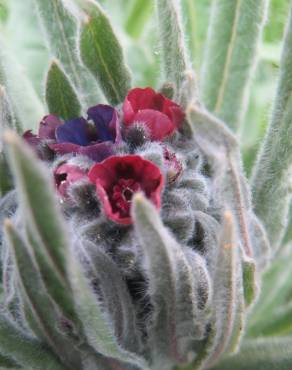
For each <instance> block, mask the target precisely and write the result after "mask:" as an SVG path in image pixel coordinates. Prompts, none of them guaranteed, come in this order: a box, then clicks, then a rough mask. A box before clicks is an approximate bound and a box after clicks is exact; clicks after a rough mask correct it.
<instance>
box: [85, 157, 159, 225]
mask: <svg viewBox="0 0 292 370" xmlns="http://www.w3.org/2000/svg"><path fill="white" fill-rule="evenodd" d="M88 176H89V180H90V181H91V182H92V183H94V184H95V185H96V192H97V195H98V196H99V198H100V201H101V203H102V205H103V209H104V212H105V214H106V216H107V217H108V218H109V219H111V220H113V221H114V222H116V223H119V224H124V225H129V224H131V223H132V219H131V216H130V210H131V202H132V197H133V194H134V193H136V192H138V191H143V192H144V194H145V196H146V197H147V198H148V199H150V200H151V201H152V202H153V204H154V205H155V206H156V207H157V208H160V203H161V192H162V189H163V183H164V180H163V176H162V174H161V171H160V169H159V168H158V167H157V166H156V165H155V164H154V163H152V162H150V161H148V160H145V159H143V158H142V157H140V156H138V155H126V156H121V157H118V156H112V157H109V158H107V159H105V160H104V161H103V162H100V163H97V164H95V165H94V166H92V167H91V169H90V171H89V174H88Z"/></svg>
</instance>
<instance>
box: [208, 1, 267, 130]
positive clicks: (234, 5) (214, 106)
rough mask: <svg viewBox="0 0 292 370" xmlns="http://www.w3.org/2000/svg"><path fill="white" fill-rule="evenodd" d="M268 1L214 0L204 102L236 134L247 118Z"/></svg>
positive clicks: (209, 33)
mask: <svg viewBox="0 0 292 370" xmlns="http://www.w3.org/2000/svg"><path fill="white" fill-rule="evenodd" d="M267 4H268V0H258V1H254V0H213V6H212V12H211V19H210V25H209V31H208V37H207V42H206V49H205V55H204V60H203V66H202V74H201V82H202V93H203V101H204V103H205V104H206V106H207V108H208V109H209V110H210V111H212V112H214V113H215V114H216V115H217V116H219V117H220V118H222V119H223V120H224V121H226V122H227V124H228V125H229V126H230V127H231V128H232V129H234V130H237V128H238V126H239V124H240V122H241V120H242V118H243V117H244V114H245V111H246V107H247V103H248V92H249V91H248V90H249V87H250V81H251V77H252V75H253V73H254V71H255V66H256V61H257V52H258V46H259V43H260V41H261V37H262V31H263V26H264V23H265V19H266V8H267Z"/></svg>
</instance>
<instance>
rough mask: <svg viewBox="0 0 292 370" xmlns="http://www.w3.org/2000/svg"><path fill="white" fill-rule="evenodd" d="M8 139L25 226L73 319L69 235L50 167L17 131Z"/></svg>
mask: <svg viewBox="0 0 292 370" xmlns="http://www.w3.org/2000/svg"><path fill="white" fill-rule="evenodd" d="M6 141H7V142H8V143H9V154H10V155H9V157H10V165H11V169H12V172H13V174H14V178H15V182H16V188H17V191H18V196H19V200H20V204H21V209H22V213H23V214H25V216H23V217H24V218H23V219H24V221H25V225H24V226H25V229H26V232H27V237H28V240H29V242H30V244H31V246H32V248H33V251H34V255H35V258H36V260H37V263H38V266H39V268H40V272H41V274H42V276H43V278H44V281H45V283H46V287H47V289H48V291H49V293H50V294H51V296H52V297H53V298H54V300H55V302H56V303H57V304H58V305H59V306H60V308H61V309H62V310H63V312H64V314H65V315H68V318H70V319H74V317H75V315H74V307H73V304H72V298H71V296H70V289H69V286H68V282H67V276H66V267H65V255H66V251H67V238H66V235H65V230H64V225H63V220H62V218H61V215H60V211H59V208H58V207H57V203H56V198H55V195H54V191H53V186H52V179H51V178H50V177H49V176H48V173H47V172H48V169H47V168H46V167H44V166H43V164H42V163H41V162H39V161H38V160H37V158H36V157H35V155H34V153H33V152H32V150H31V149H30V148H29V147H28V145H27V144H25V143H24V142H23V141H22V140H21V139H20V138H19V137H17V135H16V134H15V133H13V132H9V133H7V135H6Z"/></svg>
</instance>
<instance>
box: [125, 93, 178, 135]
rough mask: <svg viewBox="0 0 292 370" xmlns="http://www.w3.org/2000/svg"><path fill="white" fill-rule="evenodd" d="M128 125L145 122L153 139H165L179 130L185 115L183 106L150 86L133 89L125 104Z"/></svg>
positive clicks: (126, 124)
mask: <svg viewBox="0 0 292 370" xmlns="http://www.w3.org/2000/svg"><path fill="white" fill-rule="evenodd" d="M123 113H124V123H125V126H126V127H129V126H131V125H132V124H134V123H135V124H136V123H144V124H145V125H146V126H147V128H148V129H149V131H150V139H151V140H163V139H164V138H165V137H167V136H169V135H171V134H172V133H173V132H174V131H175V130H177V129H178V128H179V127H180V126H181V124H182V122H183V120H184V117H185V114H184V112H183V110H182V108H181V107H180V106H179V105H178V104H176V103H174V102H173V101H172V100H170V99H167V98H166V97H165V96H163V95H162V94H160V93H156V92H155V91H154V90H153V89H151V88H150V87H146V88H145V89H141V88H135V89H132V90H131V91H130V92H129V93H128V95H127V96H126V99H125V102H124V104H123Z"/></svg>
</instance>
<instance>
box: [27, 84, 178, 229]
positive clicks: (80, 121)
mask: <svg viewBox="0 0 292 370" xmlns="http://www.w3.org/2000/svg"><path fill="white" fill-rule="evenodd" d="M184 117H185V116H184V112H183V110H182V109H181V107H180V106H179V105H178V104H176V103H175V102H173V101H172V100H170V99H167V98H166V97H165V96H164V95H162V94H160V93H157V92H155V91H154V90H153V89H151V88H150V87H147V88H144V89H142V88H135V89H132V90H131V91H130V92H129V93H128V95H127V96H126V98H125V101H124V103H123V105H122V109H121V110H120V111H118V110H117V109H116V108H114V107H112V106H109V105H104V104H98V105H96V106H94V107H91V108H89V109H88V111H87V118H86V119H85V118H84V117H79V118H75V119H72V120H68V121H63V120H62V119H61V118H59V117H57V116H55V115H52V114H51V115H48V116H45V117H44V118H43V120H42V121H41V122H40V125H39V131H38V134H37V135H35V134H33V133H32V132H31V131H26V132H25V133H24V134H23V138H24V139H25V140H26V141H27V142H28V143H29V144H30V145H31V146H33V147H34V149H35V150H36V152H37V153H38V156H39V157H40V158H41V159H43V160H51V159H58V161H57V163H58V165H57V166H56V165H55V166H53V169H54V179H55V186H56V189H57V191H58V193H59V195H60V197H61V198H62V199H63V200H70V189H71V187H72V185H73V184H74V185H76V184H77V183H80V182H81V181H83V182H84V181H85V182H87V183H91V184H93V185H94V186H95V189H96V194H97V196H98V198H99V201H100V203H101V204H102V208H103V212H104V214H105V215H106V217H107V218H108V219H110V220H112V221H114V222H116V223H118V224H124V225H128V224H131V223H132V220H131V216H130V209H131V200H132V197H133V194H134V193H136V192H138V191H142V192H143V193H144V194H145V196H146V197H147V198H148V199H150V200H151V201H152V202H153V204H154V205H155V206H156V207H157V208H160V205H161V195H162V190H163V187H164V184H165V180H164V179H165V178H166V179H167V180H166V181H168V182H169V183H172V182H174V181H176V179H177V178H178V177H179V175H180V173H181V172H182V164H181V163H180V161H179V160H178V158H177V157H176V154H175V153H174V152H172V151H171V149H170V148H169V147H168V146H167V140H168V139H170V138H171V137H172V136H173V134H174V133H175V132H176V131H177V130H178V129H179V128H180V127H181V125H182V123H183V120H184ZM139 135H140V136H139ZM141 136H142V139H141ZM147 142H157V144H158V145H159V146H161V148H162V153H163V161H162V162H163V163H162V166H159V165H157V164H156V163H155V160H154V161H152V160H151V159H150V158H147V156H146V157H144V156H143V155H141V154H137V153H136V152H135V149H136V148H135V147H137V146H141V145H144V147H145V145H147ZM133 146H134V148H133ZM79 156H83V157H85V158H87V166H80V165H76V164H74V163H72V161H71V159H72V158H76V157H79ZM55 162H56V161H55Z"/></svg>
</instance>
